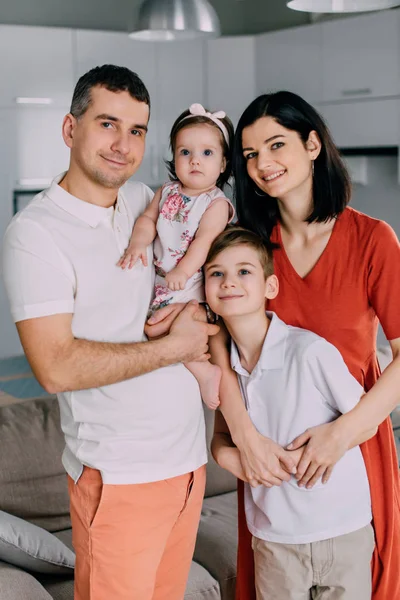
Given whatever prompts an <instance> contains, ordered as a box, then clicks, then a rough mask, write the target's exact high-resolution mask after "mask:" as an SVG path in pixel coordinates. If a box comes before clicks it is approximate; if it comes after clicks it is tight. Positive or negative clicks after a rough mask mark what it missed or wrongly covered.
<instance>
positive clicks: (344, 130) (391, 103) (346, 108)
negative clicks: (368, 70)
mask: <svg viewBox="0 0 400 600" xmlns="http://www.w3.org/2000/svg"><path fill="white" fill-rule="evenodd" d="M317 108H318V109H319V111H320V112H321V113H322V115H323V117H324V118H325V120H326V121H327V123H328V126H329V128H330V130H331V132H332V135H333V138H334V140H335V142H336V144H337V145H338V146H339V147H340V148H368V147H381V146H395V147H398V146H399V140H400V136H399V127H400V124H399V120H400V111H399V100H397V99H382V100H366V101H360V102H345V103H343V104H330V105H329V104H327V105H321V106H319V107H317Z"/></svg>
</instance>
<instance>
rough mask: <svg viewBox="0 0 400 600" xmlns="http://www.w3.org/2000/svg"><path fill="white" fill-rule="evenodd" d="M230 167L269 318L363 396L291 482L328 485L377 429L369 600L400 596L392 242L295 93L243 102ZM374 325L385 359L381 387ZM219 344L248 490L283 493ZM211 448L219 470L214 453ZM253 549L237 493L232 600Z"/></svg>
mask: <svg viewBox="0 0 400 600" xmlns="http://www.w3.org/2000/svg"><path fill="white" fill-rule="evenodd" d="M233 164H234V175H235V180H236V190H237V192H236V194H237V213H238V219H239V222H240V224H241V225H242V226H243V227H246V228H248V229H250V230H252V231H254V232H256V233H258V234H259V235H261V236H262V237H263V238H264V239H265V240H266V241H267V242H272V243H273V244H274V245H275V247H276V250H275V255H274V256H275V258H274V266H275V272H276V274H277V276H278V279H279V282H280V292H279V295H278V297H277V299H276V300H272V301H269V303H268V309H269V310H272V311H275V312H276V313H277V314H278V316H279V317H280V318H281V319H282V320H284V321H285V322H286V323H288V324H289V325H293V326H297V327H302V328H305V329H309V330H311V331H314V332H315V333H317V334H318V335H321V336H322V337H324V338H326V339H327V340H328V341H329V342H331V343H333V344H334V345H335V346H336V347H337V348H338V349H339V350H340V352H341V353H342V356H343V358H344V360H345V362H346V364H347V366H348V368H349V370H350V372H351V373H352V374H353V375H354V377H356V379H358V381H359V382H360V383H361V384H362V385H363V387H364V389H365V391H366V394H365V396H363V398H362V400H361V401H360V403H359V404H358V406H357V407H356V408H355V409H353V410H352V411H351V412H350V413H347V414H346V415H343V416H341V417H339V418H338V419H337V420H336V421H334V422H333V423H329V424H327V425H322V426H319V427H314V428H312V429H310V430H308V431H307V432H305V433H304V434H303V435H301V436H299V438H297V439H296V440H294V442H293V445H292V448H290V447H289V449H295V448H298V447H301V446H302V445H303V444H305V448H304V451H303V455H302V459H301V461H300V463H299V465H298V467H297V474H296V477H297V479H298V482H299V484H300V485H308V486H312V485H314V483H315V482H316V481H317V480H318V479H320V478H321V477H322V479H323V481H327V480H328V479H329V476H330V473H331V471H332V469H333V468H334V465H335V463H336V462H337V461H338V460H339V459H340V458H341V456H343V454H344V453H345V452H346V450H348V449H349V448H351V447H353V446H354V445H356V444H357V439H362V438H363V434H365V432H367V431H368V430H371V429H373V428H374V427H376V426H378V425H379V429H378V433H377V434H376V435H375V436H374V437H373V438H371V439H369V440H368V441H367V442H366V443H364V444H363V445H362V451H363V456H364V460H365V463H366V467H367V471H368V478H369V481H370V487H371V495H372V509H373V515H374V520H373V524H374V528H375V537H376V549H375V553H374V558H373V564H372V568H373V600H388V599H389V598H400V488H399V476H398V464H397V457H396V450H395V445H394V439H393V433H392V427H391V422H390V419H389V415H390V412H391V411H392V410H393V409H394V408H395V406H396V405H397V404H398V403H399V402H400V311H399V310H398V298H399V296H400V247H399V242H398V240H397V237H396V235H395V234H394V232H393V230H392V229H391V228H390V227H389V226H388V225H387V224H386V223H384V222H382V221H378V220H376V219H372V218H370V217H368V216H366V215H364V214H362V213H360V212H358V211H355V210H353V209H351V208H349V207H348V206H347V204H348V202H349V200H350V183H349V178H348V175H347V172H346V169H345V167H344V165H343V163H342V161H341V159H340V156H339V153H338V150H337V148H336V147H335V145H334V143H333V141H332V139H331V137H330V134H329V131H328V130H327V128H326V126H325V124H324V122H323V120H322V119H321V117H320V116H319V115H318V114H317V112H316V111H315V110H314V109H313V108H312V107H311V106H310V105H309V104H308V103H307V102H305V101H304V100H303V99H302V98H300V97H299V96H297V95H295V94H292V93H290V92H278V93H276V94H269V95H263V96H260V97H259V98H257V99H256V100H254V101H253V102H252V103H251V104H250V106H249V107H248V108H247V109H246V110H245V112H244V113H243V115H242V117H241V119H240V121H239V124H238V127H237V131H236V137H235V146H234V163H233ZM378 321H379V322H380V323H381V325H382V327H383V329H384V332H385V334H386V336H387V338H388V340H389V342H390V345H391V348H392V352H393V362H392V363H391V364H390V366H389V367H388V368H387V369H386V370H385V372H384V374H383V375H382V376H381V377H380V378H379V380H378V377H379V375H380V371H379V365H378V362H377V358H376V334H377V327H378ZM221 343H222V340H221V339H220V340H219V346H218V342H217V343H215V342H214V341H213V346H214V347H213V357H215V362H216V363H217V364H219V365H220V366H221V368H222V369H223V378H224V379H223V382H224V383H225V385H223V386H222V390H221V398H220V399H221V409H222V412H223V415H224V417H225V420H226V422H227V424H228V426H229V429H230V432H231V436H232V439H233V440H234V442H235V444H236V446H237V447H238V448H239V450H240V452H241V458H242V463H243V466H244V469H245V473H246V477H247V479H248V480H249V481H250V483H252V484H253V485H256V484H257V483H258V482H262V483H264V484H265V485H268V486H270V485H274V484H280V482H281V481H282V480H284V479H286V478H287V474H286V472H285V471H284V470H283V469H282V462H283V463H285V465H286V468H287V469H289V470H291V469H292V467H293V464H292V463H291V460H290V453H289V452H287V450H286V449H283V448H280V447H279V446H278V445H277V444H274V443H273V442H272V441H271V440H268V439H266V438H263V437H262V436H261V435H260V434H259V433H258V432H257V431H256V430H255V428H254V427H253V426H252V424H251V421H250V419H249V417H248V415H247V413H246V411H245V408H244V406H243V403H242V400H241V396H240V393H239V391H238V388H237V386H236V382H235V381H233V379H232V378H231V374H230V373H229V371H228V360H227V353H226V351H224V350H223V349H222V346H221ZM228 388H229V393H228V392H227V390H228ZM219 427H220V423H219V424H218V423H217V430H218V428H219ZM364 439H365V438H364ZM215 441H216V442H217V438H216V440H215ZM213 450H214V455H215V456H216V459H217V461H218V452H219V448H218V443H214V448H213ZM225 450H226V447H225ZM224 457H226V452H224ZM224 460H225V459H224ZM218 462H220V461H218ZM225 464H226V463H225ZM332 510H334V507H332ZM250 542H251V537H250V534H249V532H248V530H247V527H246V522H245V517H244V511H243V488H242V486H241V485H240V486H239V558H238V581H237V599H238V600H252V599H253V598H255V591H254V583H253V582H254V577H253V564H252V551H251V546H250Z"/></svg>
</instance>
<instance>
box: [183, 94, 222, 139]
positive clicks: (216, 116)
mask: <svg viewBox="0 0 400 600" xmlns="http://www.w3.org/2000/svg"><path fill="white" fill-rule="evenodd" d="M189 112H190V115H187V116H186V117H183V119H182V121H184V120H185V119H191V118H192V117H206V118H207V119H210V121H212V122H213V123H215V124H216V125H217V127H219V129H220V130H221V131H222V133H223V136H224V138H225V141H226V143H227V145H228V147H229V133H228V130H227V128H226V127H225V125H224V124H223V122H222V121H220V119H223V118H224V117H226V113H225V112H224V111H223V110H218V111H217V112H215V113H210V112H207V111H206V109H205V108H204V106H202V105H201V104H192V105H191V106H190V107H189ZM182 121H181V122H182Z"/></svg>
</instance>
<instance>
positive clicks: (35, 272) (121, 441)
mask: <svg viewBox="0 0 400 600" xmlns="http://www.w3.org/2000/svg"><path fill="white" fill-rule="evenodd" d="M61 177H62V175H61V176H59V177H58V178H57V179H55V180H54V181H53V183H52V185H51V187H50V188H49V189H47V190H45V191H44V192H42V193H40V194H38V195H37V196H36V197H35V198H34V200H33V201H32V202H31V203H30V204H29V205H28V206H27V207H26V208H25V209H24V210H23V211H22V212H21V213H19V214H17V215H16V216H15V217H14V219H13V220H12V222H11V223H10V225H9V227H8V229H7V231H6V234H5V237H4V248H3V274H4V279H5V283H6V288H7V292H8V296H9V300H10V304H11V311H12V315H13V317H14V320H15V321H16V322H17V321H22V320H25V319H32V318H36V317H43V316H48V315H54V314H60V313H72V314H73V319H72V330H73V334H74V336H75V337H76V338H81V339H87V340H92V341H99V342H116V343H119V342H122V343H124V342H125V343H128V342H141V341H144V340H145V339H146V338H145V336H144V334H143V327H144V323H145V320H146V315H147V311H148V307H149V304H150V301H151V299H152V296H153V284H154V271H153V264H152V260H153V256H152V247H151V246H149V248H148V264H149V266H148V267H143V265H142V264H141V263H140V264H136V265H135V266H134V268H133V269H131V270H129V269H127V270H125V271H123V270H122V269H121V268H119V267H117V266H116V265H117V261H118V260H119V258H120V257H121V254H122V253H123V251H124V250H125V248H126V247H127V245H128V242H129V238H130V235H131V232H132V227H133V224H134V221H135V219H136V218H137V217H138V216H139V215H140V214H141V213H142V212H143V211H144V209H145V208H146V206H147V205H148V203H149V202H150V201H151V199H152V196H153V193H152V191H151V190H150V189H149V188H148V187H147V186H145V185H144V184H142V183H128V184H125V185H124V186H123V187H122V188H121V190H120V192H119V194H118V200H117V202H116V206H115V208H114V207H110V208H103V207H100V206H97V205H95V204H90V203H88V202H84V201H82V200H79V199H78V198H75V197H74V196H71V195H70V194H68V193H67V192H66V191H65V190H64V189H63V188H61V187H60V186H59V185H58V182H59V181H60V180H61ZM58 399H59V404H60V410H61V426H62V429H63V431H64V434H65V440H66V448H65V451H64V454H63V463H64V466H65V468H66V470H67V472H68V473H69V475H70V476H71V477H72V478H73V479H74V480H77V479H78V477H79V476H80V474H81V472H82V465H88V466H90V467H93V468H96V469H99V470H100V471H101V472H102V476H103V480H104V482H105V483H112V484H120V483H145V482H150V481H158V480H161V479H167V478H170V477H175V476H177V475H180V474H183V473H187V472H190V471H193V470H195V469H197V468H198V467H200V466H201V465H203V464H205V462H206V461H207V453H206V445H205V428H204V416H203V407H202V402H201V397H200V393H199V388H198V384H197V382H196V380H195V379H194V377H193V376H192V375H191V374H190V373H189V371H188V370H187V369H186V368H185V367H184V366H183V365H180V364H179V365H172V366H170V367H166V368H163V369H159V370H157V371H153V372H151V373H148V374H146V375H142V376H139V377H135V378H133V379H129V380H127V381H122V382H120V383H115V384H112V385H107V386H103V387H99V388H93V389H88V390H79V391H74V392H65V393H61V394H58Z"/></svg>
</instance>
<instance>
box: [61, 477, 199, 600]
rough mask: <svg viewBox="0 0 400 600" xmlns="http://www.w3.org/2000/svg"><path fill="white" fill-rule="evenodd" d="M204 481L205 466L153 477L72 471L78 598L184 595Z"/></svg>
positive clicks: (150, 599)
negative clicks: (127, 478) (106, 480)
mask: <svg viewBox="0 0 400 600" xmlns="http://www.w3.org/2000/svg"><path fill="white" fill-rule="evenodd" d="M204 487H205V466H203V467H201V468H200V469H198V470H197V471H194V472H193V473H188V474H185V475H181V476H179V477H174V478H172V479H165V480H163V481H157V482H154V483H144V484H127V485H109V484H103V482H102V478H101V474H100V472H99V471H97V470H95V469H90V468H88V467H85V468H84V470H83V473H82V475H81V477H80V479H79V480H78V482H77V483H76V484H75V483H74V481H73V480H72V479H71V478H70V477H68V488H69V493H70V503H71V519H72V539H73V544H74V548H75V552H76V567H75V596H74V598H75V600H111V598H112V600H128V599H129V600H182V599H183V597H184V593H185V587H186V581H187V577H188V573H189V569H190V564H191V560H192V555H193V550H194V545H195V540H196V534H197V528H198V524H199V519H200V512H201V506H202V501H203V496H204Z"/></svg>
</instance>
